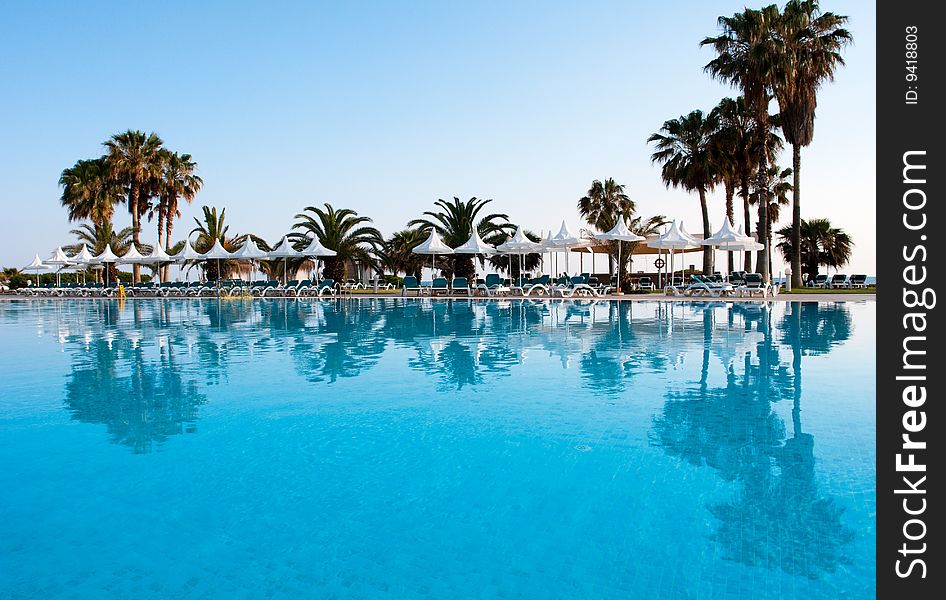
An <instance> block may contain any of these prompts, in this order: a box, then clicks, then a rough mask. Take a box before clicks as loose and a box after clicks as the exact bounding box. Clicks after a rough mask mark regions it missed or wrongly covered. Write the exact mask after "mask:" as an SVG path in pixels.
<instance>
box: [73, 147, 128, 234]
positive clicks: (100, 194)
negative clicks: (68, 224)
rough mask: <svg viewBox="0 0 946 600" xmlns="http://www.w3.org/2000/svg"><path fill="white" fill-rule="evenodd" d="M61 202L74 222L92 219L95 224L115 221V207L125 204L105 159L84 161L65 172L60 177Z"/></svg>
mask: <svg viewBox="0 0 946 600" xmlns="http://www.w3.org/2000/svg"><path fill="white" fill-rule="evenodd" d="M59 185H61V186H62V197H61V198H60V202H62V205H63V206H64V207H66V209H67V210H68V211H69V220H70V221H81V220H83V219H89V220H90V221H92V222H93V223H99V224H100V223H105V222H110V221H111V220H112V215H113V214H114V213H115V204H117V203H119V202H121V201H122V199H123V198H122V188H121V185H119V184H118V183H117V182H116V181H115V180H114V179H112V178H111V177H110V176H109V173H108V168H107V165H106V164H105V160H104V159H101V158H94V159H91V160H80V161H78V162H76V164H75V165H73V166H71V167H69V168H68V169H64V170H63V172H62V175H61V176H60V177H59Z"/></svg>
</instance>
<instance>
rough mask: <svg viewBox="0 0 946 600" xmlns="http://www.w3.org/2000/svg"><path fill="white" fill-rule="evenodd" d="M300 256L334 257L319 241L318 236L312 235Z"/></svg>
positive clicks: (332, 251)
mask: <svg viewBox="0 0 946 600" xmlns="http://www.w3.org/2000/svg"><path fill="white" fill-rule="evenodd" d="M301 254H302V256H335V251H334V250H329V249H328V248H326V247H325V246H323V245H322V242H320V241H319V236H317V235H313V236H312V241H311V242H309V245H308V246H306V247H305V249H304V250H303V251H302V252H301Z"/></svg>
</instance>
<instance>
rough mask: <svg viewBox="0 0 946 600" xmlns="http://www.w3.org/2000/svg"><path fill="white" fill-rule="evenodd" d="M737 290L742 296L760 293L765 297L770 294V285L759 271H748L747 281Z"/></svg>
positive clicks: (759, 294)
mask: <svg viewBox="0 0 946 600" xmlns="http://www.w3.org/2000/svg"><path fill="white" fill-rule="evenodd" d="M737 291H738V292H739V295H740V296H757V295H758V296H762V297H763V298H764V297H766V296H768V294H769V286H768V285H766V284H765V280H764V279H762V275H760V274H758V273H746V283H745V285H742V286H739V288H738V289H737Z"/></svg>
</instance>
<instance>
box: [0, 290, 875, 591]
mask: <svg viewBox="0 0 946 600" xmlns="http://www.w3.org/2000/svg"><path fill="white" fill-rule="evenodd" d="M873 319H874V304H873V303H831V304H824V303H823V304H818V303H773V304H771V305H764V304H758V303H744V304H740V303H704V304H698V303H659V302H655V303H643V302H633V303H631V302H624V303H615V302H533V301H519V300H513V301H495V302H493V301H491V302H481V301H475V302H474V301H466V300H456V301H430V300H428V299H422V300H400V299H362V300H358V299H351V300H348V299H346V300H333V301H315V300H303V301H284V300H273V301H259V300H257V301H243V300H233V301H226V300H224V301H218V300H213V299H208V300H193V301H188V300H168V301H161V300H154V301H129V302H127V303H119V302H117V301H101V302H99V301H43V300H35V301H12V302H3V303H0V336H2V339H3V342H2V344H0V374H2V376H3V380H4V382H5V383H4V385H3V387H2V389H0V489H3V490H5V493H4V494H3V498H2V500H0V595H3V596H6V595H9V596H12V597H36V596H54V595H67V596H71V595H78V596H88V595H118V596H133V597H166V596H169V595H173V596H184V597H215V596H222V597H231V596H233V595H251V596H263V595H274V596H286V597H293V596H296V597H298V596H309V595H312V594H313V593H316V595H318V596H330V595H332V594H336V595H341V596H357V597H365V596H368V597H372V596H392V597H424V596H430V597H445V596H448V597H466V596H473V595H475V596H495V595H500V594H505V595H508V596H528V597H648V598H653V597H665V598H677V597H681V598H685V597H754V598H765V597H771V598H786V597H806V598H810V597H825V598H828V597H830V598H838V597H863V596H866V595H872V594H873V593H874V587H873V586H874V525H873V519H874V512H875V494H874V464H873V457H874V390H873V382H874V364H873V352H874V329H873V322H874V320H873ZM803 382H804V383H803Z"/></svg>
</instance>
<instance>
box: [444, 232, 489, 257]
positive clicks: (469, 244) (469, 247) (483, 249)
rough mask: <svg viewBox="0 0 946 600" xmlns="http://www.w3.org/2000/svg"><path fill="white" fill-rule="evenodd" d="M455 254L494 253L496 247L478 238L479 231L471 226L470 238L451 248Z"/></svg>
mask: <svg viewBox="0 0 946 600" xmlns="http://www.w3.org/2000/svg"><path fill="white" fill-rule="evenodd" d="M453 252H454V253H455V254H496V248H493V247H492V246H490V245H489V244H487V243H486V242H484V241H483V240H482V238H480V234H479V232H478V231H477V230H476V228H475V227H474V228H473V234H472V235H471V236H470V239H468V240H467V241H466V243H465V244H463V245H462V246H458V247H456V248H454V249H453Z"/></svg>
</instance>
